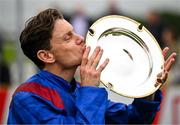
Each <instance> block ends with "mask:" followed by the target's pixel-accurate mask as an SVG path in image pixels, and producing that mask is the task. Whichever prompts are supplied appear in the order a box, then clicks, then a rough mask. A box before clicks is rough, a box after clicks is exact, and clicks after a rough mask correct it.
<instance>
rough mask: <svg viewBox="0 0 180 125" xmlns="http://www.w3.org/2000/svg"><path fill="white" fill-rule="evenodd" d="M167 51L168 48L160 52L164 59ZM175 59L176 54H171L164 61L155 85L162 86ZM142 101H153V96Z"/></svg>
mask: <svg viewBox="0 0 180 125" xmlns="http://www.w3.org/2000/svg"><path fill="white" fill-rule="evenodd" d="M168 51H169V48H168V47H165V48H164V49H163V51H162V53H163V56H164V58H165V57H166V55H167V53H168ZM175 57H176V53H172V54H171V55H170V56H169V57H168V58H167V60H165V62H164V70H163V72H162V73H160V74H158V76H157V84H164V83H165V82H166V80H167V77H168V73H169V71H170V69H171V67H172V65H173V63H174V62H175ZM143 99H146V100H154V94H152V95H150V96H147V97H145V98H143Z"/></svg>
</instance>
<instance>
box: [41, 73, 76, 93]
mask: <svg viewBox="0 0 180 125" xmlns="http://www.w3.org/2000/svg"><path fill="white" fill-rule="evenodd" d="M38 74H39V75H40V76H41V77H43V78H44V79H46V80H47V81H49V82H50V83H52V84H53V85H55V86H57V87H59V88H62V87H63V88H64V89H65V90H66V91H68V92H73V91H74V90H75V88H76V83H77V82H76V80H75V79H74V78H73V79H72V81H71V82H70V83H69V82H68V81H66V80H65V79H63V78H62V77H59V76H57V75H55V74H53V73H51V72H48V71H46V70H40V72H39V73H38Z"/></svg>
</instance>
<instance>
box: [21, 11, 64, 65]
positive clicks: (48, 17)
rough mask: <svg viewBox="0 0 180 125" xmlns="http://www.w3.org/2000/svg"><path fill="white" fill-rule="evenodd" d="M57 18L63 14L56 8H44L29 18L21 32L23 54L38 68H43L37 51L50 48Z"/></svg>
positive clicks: (60, 17) (61, 17)
mask: <svg viewBox="0 0 180 125" xmlns="http://www.w3.org/2000/svg"><path fill="white" fill-rule="evenodd" d="M57 19H63V16H62V14H61V13H59V12H58V11H57V10H56V9H47V10H44V11H42V12H40V13H39V14H38V15H37V16H34V17H32V18H30V19H29V20H28V21H27V22H26V24H27V25H26V26H25V28H24V30H23V31H22V32H21V35H20V43H21V48H22V50H23V52H24V54H25V55H26V56H27V57H28V58H29V59H31V60H32V61H33V62H34V63H35V64H36V65H37V66H38V67H39V68H40V69H42V68H44V62H43V61H41V60H40V59H39V58H38V57H37V52H38V51H39V50H42V49H44V50H49V49H51V45H50V39H51V38H52V31H53V28H54V24H55V21H56V20H57Z"/></svg>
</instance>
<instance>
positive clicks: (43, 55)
mask: <svg viewBox="0 0 180 125" xmlns="http://www.w3.org/2000/svg"><path fill="white" fill-rule="evenodd" d="M37 57H38V58H39V59H40V60H41V61H43V62H44V63H54V62H55V59H54V55H53V54H52V53H50V52H49V51H47V50H39V51H38V52H37Z"/></svg>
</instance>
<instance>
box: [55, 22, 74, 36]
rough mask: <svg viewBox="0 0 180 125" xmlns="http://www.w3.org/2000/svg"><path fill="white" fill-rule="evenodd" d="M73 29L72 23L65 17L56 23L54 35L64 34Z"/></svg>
mask: <svg viewBox="0 0 180 125" xmlns="http://www.w3.org/2000/svg"><path fill="white" fill-rule="evenodd" d="M72 30H73V27H72V25H71V24H70V23H69V22H67V21H66V20H65V19H57V20H56V21H55V24H54V29H53V36H57V35H58V36H63V35H64V34H66V33H67V32H69V31H72Z"/></svg>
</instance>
